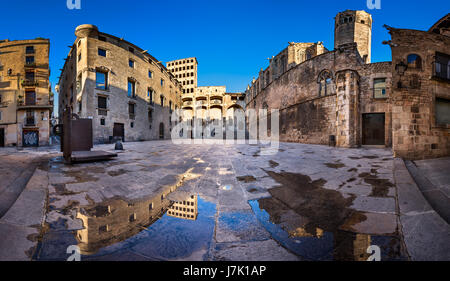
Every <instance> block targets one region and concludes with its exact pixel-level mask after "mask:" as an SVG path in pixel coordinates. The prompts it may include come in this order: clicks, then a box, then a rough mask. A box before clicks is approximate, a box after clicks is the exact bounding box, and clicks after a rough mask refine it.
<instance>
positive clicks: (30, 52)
mask: <svg viewBox="0 0 450 281" xmlns="http://www.w3.org/2000/svg"><path fill="white" fill-rule="evenodd" d="M25 52H26V54H27V55H28V54H34V46H27V47H26V51H25Z"/></svg>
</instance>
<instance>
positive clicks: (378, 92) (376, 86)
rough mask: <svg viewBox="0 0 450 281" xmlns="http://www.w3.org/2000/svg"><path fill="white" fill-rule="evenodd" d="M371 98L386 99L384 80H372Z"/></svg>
mask: <svg viewBox="0 0 450 281" xmlns="http://www.w3.org/2000/svg"><path fill="white" fill-rule="evenodd" d="M373 97H374V98H375V99H384V98H386V78H376V79H373Z"/></svg>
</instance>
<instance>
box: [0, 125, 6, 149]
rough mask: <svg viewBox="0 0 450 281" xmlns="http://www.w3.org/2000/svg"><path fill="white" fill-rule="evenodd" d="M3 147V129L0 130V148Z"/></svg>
mask: <svg viewBox="0 0 450 281" xmlns="http://www.w3.org/2000/svg"><path fill="white" fill-rule="evenodd" d="M4 146H5V129H4V128H0V147H4Z"/></svg>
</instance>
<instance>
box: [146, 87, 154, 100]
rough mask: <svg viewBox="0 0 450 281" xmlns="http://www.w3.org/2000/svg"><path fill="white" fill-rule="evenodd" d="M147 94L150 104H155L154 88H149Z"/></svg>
mask: <svg viewBox="0 0 450 281" xmlns="http://www.w3.org/2000/svg"><path fill="white" fill-rule="evenodd" d="M147 96H148V98H149V103H150V104H153V90H152V89H151V88H149V89H148V90H147Z"/></svg>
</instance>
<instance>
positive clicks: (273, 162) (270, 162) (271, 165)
mask: <svg viewBox="0 0 450 281" xmlns="http://www.w3.org/2000/svg"><path fill="white" fill-rule="evenodd" d="M269 165H270V168H276V167H278V166H279V165H280V164H278V163H277V162H275V161H273V160H270V161H269Z"/></svg>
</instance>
